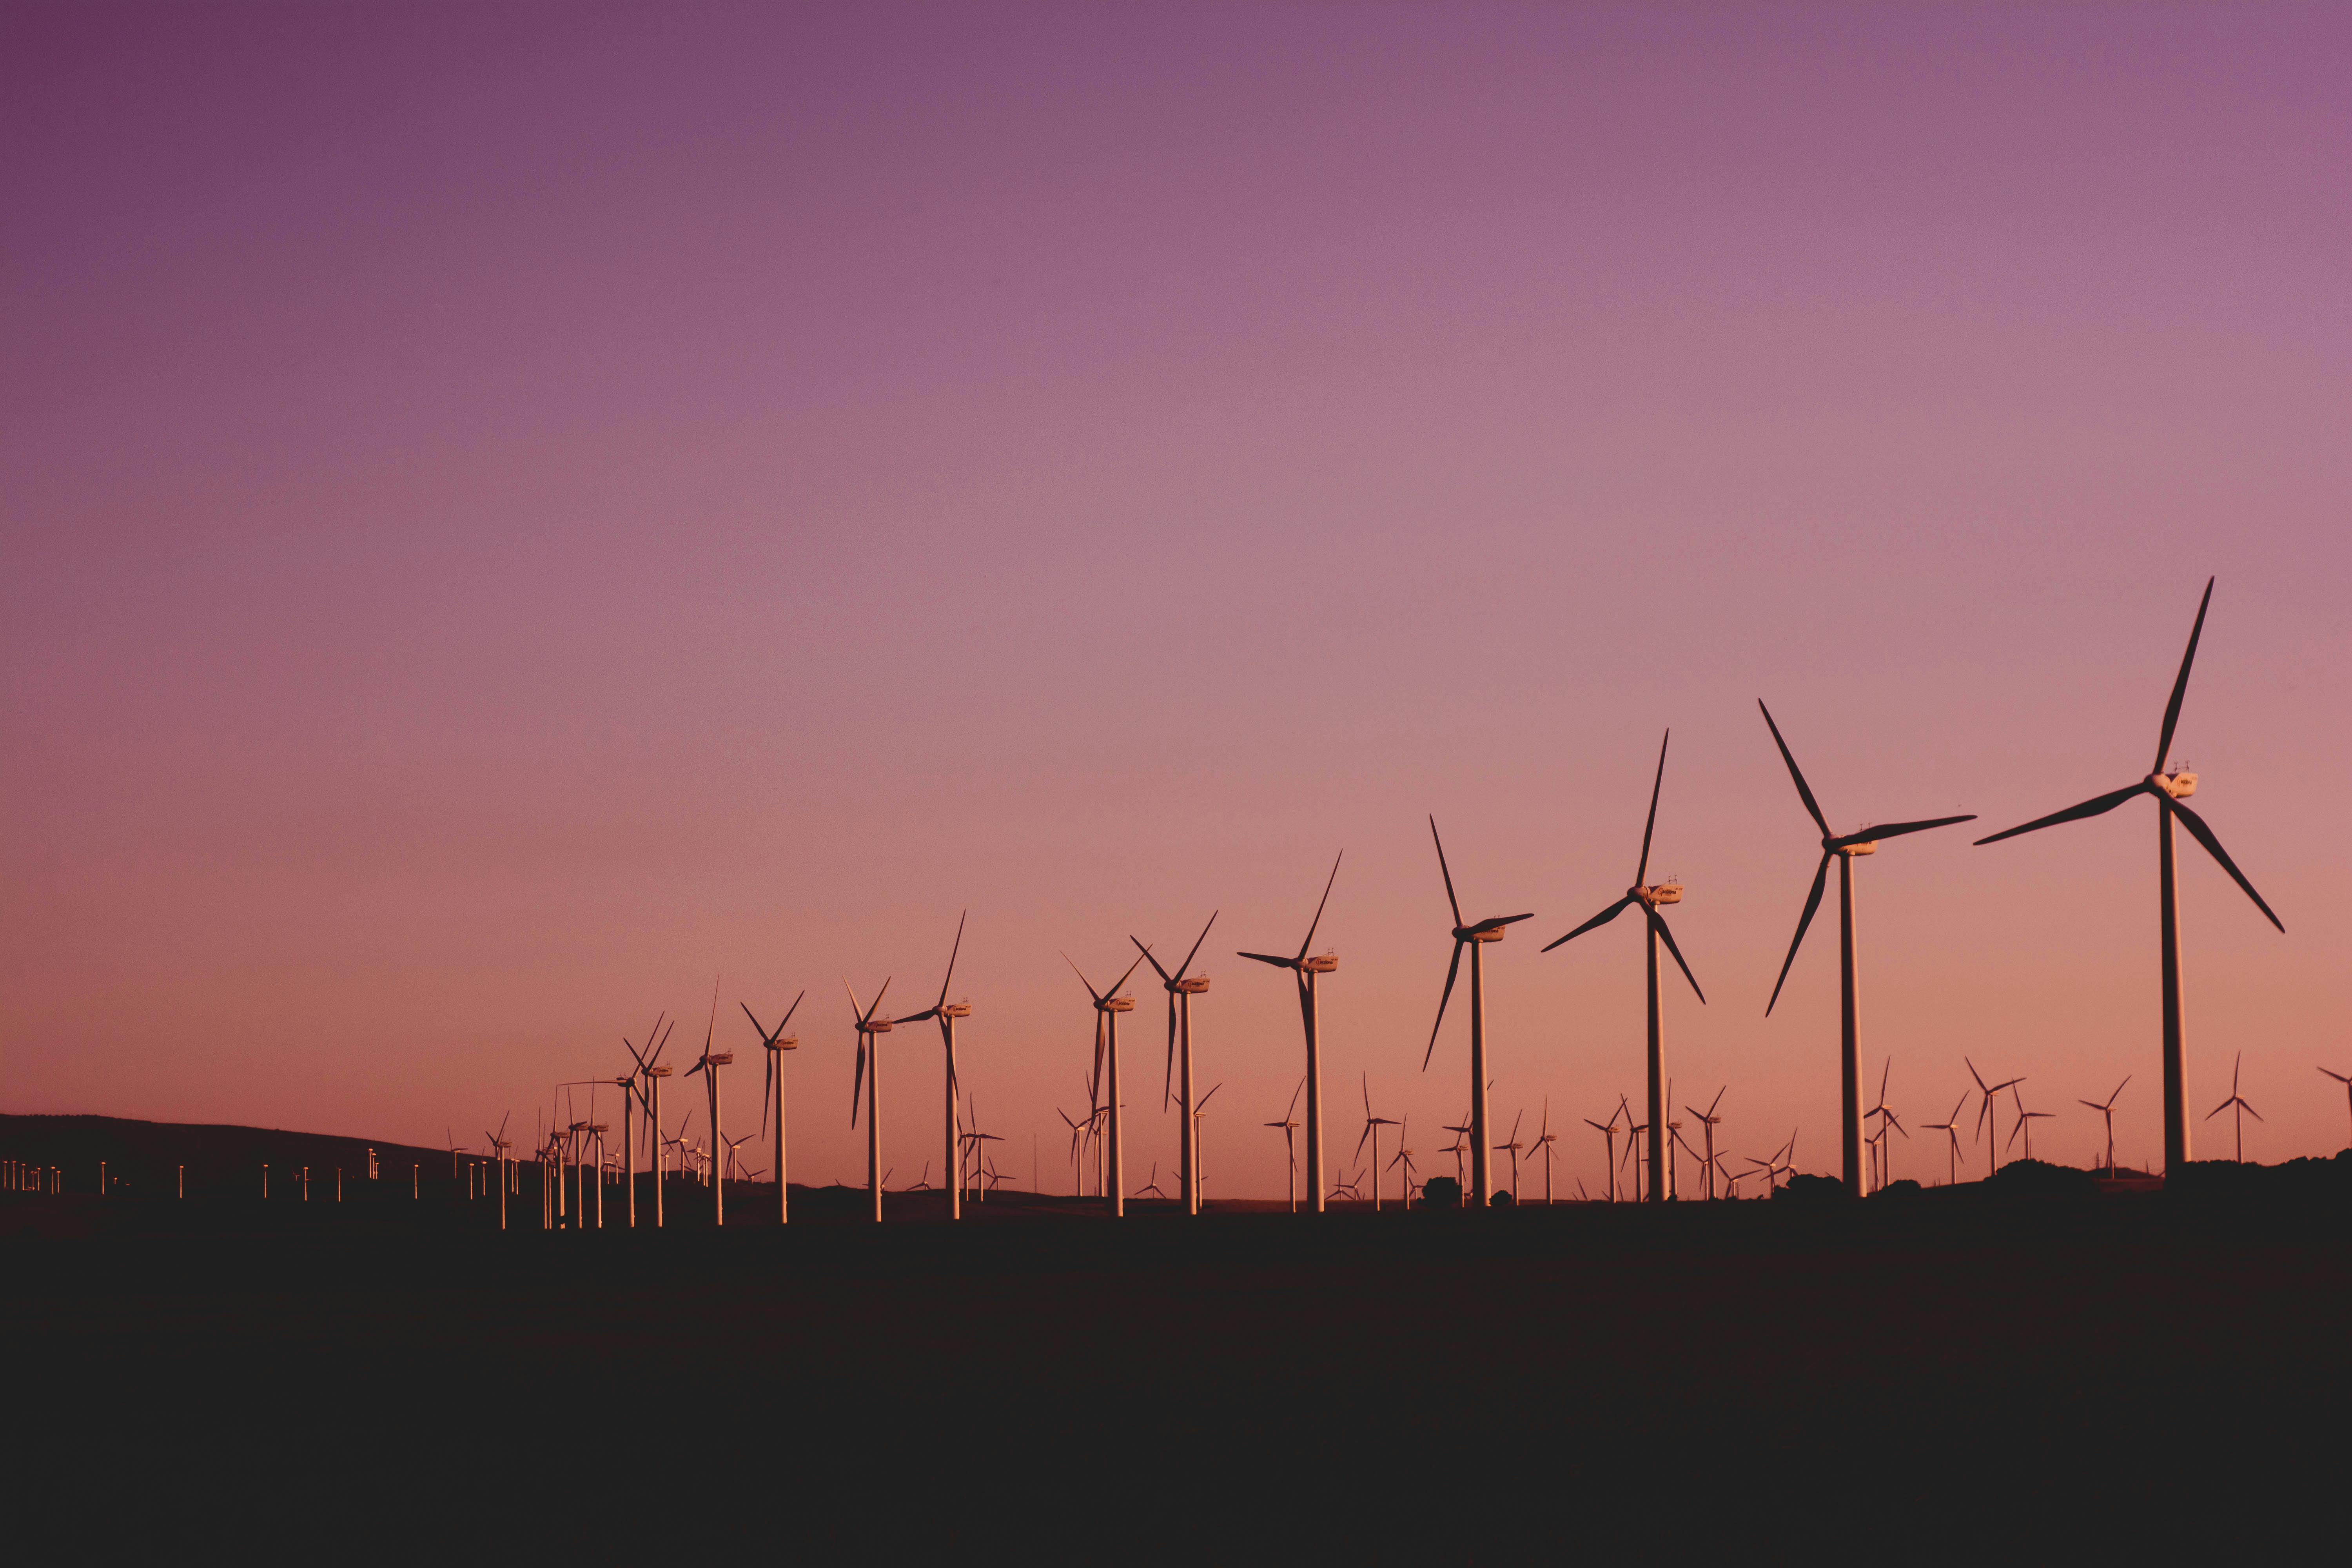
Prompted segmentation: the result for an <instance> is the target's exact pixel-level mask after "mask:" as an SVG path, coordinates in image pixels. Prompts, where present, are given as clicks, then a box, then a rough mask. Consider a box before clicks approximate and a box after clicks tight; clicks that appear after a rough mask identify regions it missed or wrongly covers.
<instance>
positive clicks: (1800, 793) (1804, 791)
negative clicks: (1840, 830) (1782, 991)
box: [1637, 697, 1830, 1012]
mask: <svg viewBox="0 0 2352 1568" xmlns="http://www.w3.org/2000/svg"><path fill="white" fill-rule="evenodd" d="M1756 706H1757V707H1758V708H1759V710H1762V712H1763V714H1764V727H1765V728H1766V729H1768V730H1769V731H1772V743H1773V744H1774V745H1776V746H1778V747H1780V760H1781V761H1782V762H1784V763H1788V764H1789V776H1790V778H1792V779H1794V780H1796V781H1797V798H1798V799H1799V800H1801V801H1803V802H1804V803H1805V814H1806V815H1807V816H1811V818H1812V819H1813V826H1816V827H1818V828H1820V829H1821V830H1822V837H1824V838H1827V837H1830V825H1829V822H1828V820H1827V819H1826V818H1824V817H1823V816H1822V808H1821V805H1820V803H1819V802H1817V801H1815V800H1814V799H1813V792H1812V788H1811V785H1809V784H1806V783H1805V775H1804V772H1803V770H1801V769H1800V768H1799V767H1798V766H1797V759H1796V758H1795V757H1793V756H1791V755H1790V752H1789V742H1786V741H1784V740H1782V739H1780V725H1778V724H1775V723H1773V722H1772V710H1770V709H1769V708H1766V707H1765V706H1764V700H1763V699H1762V698H1760V697H1759V698H1758V699H1757V700H1756ZM1637 880H1638V879H1637ZM1766 1010H1767V1011H1768V1012H1769V1008H1768V1009H1766Z"/></svg>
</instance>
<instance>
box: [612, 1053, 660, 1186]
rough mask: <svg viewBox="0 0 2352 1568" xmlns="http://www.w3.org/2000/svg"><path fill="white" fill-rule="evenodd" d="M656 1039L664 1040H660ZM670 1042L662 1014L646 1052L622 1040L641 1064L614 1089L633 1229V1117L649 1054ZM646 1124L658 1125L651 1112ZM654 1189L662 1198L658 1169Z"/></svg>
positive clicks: (617, 1081)
mask: <svg viewBox="0 0 2352 1568" xmlns="http://www.w3.org/2000/svg"><path fill="white" fill-rule="evenodd" d="M656 1036H658V1037H659V1038H658V1039H656ZM668 1039H669V1035H668V1033H667V1031H666V1030H665V1029H663V1027H662V1016H659V1015H657V1016H656V1017H655V1019H654V1026H653V1027H652V1028H651V1029H648V1030H647V1031H646V1051H644V1052H641V1051H639V1050H638V1049H637V1047H636V1046H635V1044H634V1043H633V1042H632V1041H631V1040H630V1039H629V1037H628V1036H626V1035H623V1036H622V1037H621V1044H622V1045H623V1046H625V1047H627V1048H628V1052H629V1057H630V1059H631V1060H633V1061H635V1063H636V1064H637V1065H636V1066H635V1068H632V1069H631V1070H630V1072H629V1073H628V1075H627V1076H626V1077H624V1078H617V1079H614V1080H613V1084H614V1088H616V1089H619V1090H620V1091H621V1160H622V1163H623V1166H624V1168H625V1173H624V1175H623V1178H622V1184H623V1186H624V1188H625V1194H624V1196H623V1200H622V1201H623V1205H624V1207H625V1209H626V1210H627V1214H628V1222H629V1228H630V1229H631V1230H635V1229H636V1227H637V1145H636V1135H635V1132H633V1131H631V1127H630V1115H631V1112H632V1110H633V1109H634V1108H635V1105H636V1104H638V1103H641V1102H642V1101H643V1100H644V1099H645V1093H646V1067H647V1063H646V1053H647V1052H650V1053H651V1054H653V1055H655V1056H659V1055H660V1054H661V1047H662V1046H663V1045H665V1044H667V1042H668ZM646 1126H647V1127H648V1128H655V1127H656V1119H655V1117H654V1116H653V1114H652V1112H651V1111H648V1112H647V1113H646ZM654 1189H655V1192H656V1194H657V1195H658V1194H659V1192H660V1190H661V1172H660V1170H659V1168H658V1167H656V1170H655V1172H654ZM656 1223H658V1222H656Z"/></svg>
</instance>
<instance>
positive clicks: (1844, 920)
mask: <svg viewBox="0 0 2352 1568" xmlns="http://www.w3.org/2000/svg"><path fill="white" fill-rule="evenodd" d="M1756 706H1757V708H1758V709H1759V710H1761V711H1762V712H1763V715H1764V724H1765V727H1766V728H1767V729H1769V730H1770V731H1772V743H1773V744H1774V745H1776V746H1778V747H1780V760H1781V761H1782V762H1784V763H1788V764H1789V776H1790V778H1791V779H1793V780H1795V781H1796V784H1797V798H1798V799H1800V800H1801V801H1803V802H1804V803H1805V815H1806V816H1810V817H1811V818H1812V819H1813V826H1816V827H1818V828H1820V829H1821V830H1822V863H1821V865H1820V866H1818V867H1816V868H1814V870H1813V885H1812V889H1811V891H1809V892H1808V893H1806V895H1805V912H1804V913H1803V914H1801V915H1800V916H1798V917H1797V934H1796V937H1795V938H1794V939H1793V940H1792V941H1790V943H1789V956H1788V957H1787V958H1785V959H1782V960H1781V961H1780V979H1778V980H1776V981H1774V982H1773V983H1772V999H1771V1001H1769V1002H1767V1003H1766V1004H1764V1016H1766V1017H1768V1018H1769V1017H1770V1016H1772V1009H1773V1007H1774V1006H1776V1005H1778V1004H1779V1003H1780V987H1781V986H1783V985H1785V984H1788V981H1789V966H1790V964H1792V963H1796V962H1797V949H1798V948H1799V947H1800V946H1801V945H1802V943H1803V942H1804V940H1805V928H1806V927H1808V926H1810V925H1811V924H1812V923H1813V911H1814V910H1818V909H1820V908H1821V907H1822V889H1823V888H1825V887H1826V886H1827V885H1828V882H1829V875H1830V862H1831V861H1832V860H1835V861H1836V862H1837V868H1838V1075H1839V1077H1838V1082H1839V1094H1840V1108H1841V1118H1842V1119H1841V1121H1840V1123H1839V1129H1840V1140H1839V1153H1840V1156H1841V1158H1842V1159H1843V1163H1844V1180H1845V1190H1846V1191H1847V1192H1848V1193H1851V1194H1853V1195H1854V1196H1856V1197H1859V1196H1861V1195H1862V1082H1861V1068H1860V1065H1859V1058H1858V1052H1859V1047H1858V1045H1857V1041H1858V1038H1859V1033H1858V1030H1859V1025H1858V1021H1857V1016H1856V1013H1855V1001H1854V975H1853V860H1854V857H1855V856H1857V855H1874V854H1876V853H1877V852H1878V842H1877V841H1878V840H1880V839H1882V838H1899V837H1902V836H1903V835H1905V834H1906V833H1925V832H1926V831H1927V829H1929V828H1931V827H1949V826H1951V825H1952V824H1953V823H1956V822H1974V821H1975V820H1976V817H1975V816H1974V815H1973V814H1970V815H1969V816H1937V817H1930V818H1928V819H1927V820H1926V821H1924V822H1890V823H1886V824H1885V825H1883V826H1876V827H1865V828H1864V829H1863V830H1862V831H1861V832H1859V833H1847V834H1843V835H1841V834H1835V833H1832V832H1831V831H1830V824H1829V819H1828V818H1827V817H1825V816H1822V808H1821V804H1820V803H1819V802H1818V801H1816V800H1814V799H1813V792H1812V788H1811V785H1809V784H1806V783H1805V775H1804V773H1803V770H1801V769H1800V768H1799V767H1798V766H1797V759H1796V758H1795V757H1794V756H1793V755H1791V754H1790V751H1789V742H1786V741H1784V740H1782V739H1781V738H1780V725H1778V724H1776V723H1774V722H1773V721H1772V710H1770V709H1769V708H1766V707H1765V706H1764V704H1763V703H1762V702H1761V701H1760V700H1759V702H1758V703H1757V704H1756ZM1905 1136H1906V1137H1908V1136H1909V1134H1907V1133H1906V1134H1905Z"/></svg>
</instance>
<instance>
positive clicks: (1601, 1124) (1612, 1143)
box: [1584, 1110, 1617, 1204]
mask: <svg viewBox="0 0 2352 1568" xmlns="http://www.w3.org/2000/svg"><path fill="white" fill-rule="evenodd" d="M1584 1124H1585V1125H1586V1126H1587V1127H1590V1128H1591V1129H1592V1130H1593V1131H1595V1132H1598V1133H1600V1134H1601V1137H1602V1138H1604V1139H1606V1140H1608V1142H1609V1201H1610V1202H1611V1203H1612V1204H1613V1203H1615V1202H1616V1201H1617V1113H1616V1112H1615V1111H1613V1110H1612V1111H1611V1112H1610V1113H1609V1120H1608V1121H1593V1120H1592V1118H1591V1117H1590V1116H1588V1117H1586V1118H1585V1119H1584Z"/></svg>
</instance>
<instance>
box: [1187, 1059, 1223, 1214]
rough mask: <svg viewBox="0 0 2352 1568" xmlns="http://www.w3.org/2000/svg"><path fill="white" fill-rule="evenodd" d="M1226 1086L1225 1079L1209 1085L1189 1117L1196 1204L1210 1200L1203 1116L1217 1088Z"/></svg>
mask: <svg viewBox="0 0 2352 1568" xmlns="http://www.w3.org/2000/svg"><path fill="white" fill-rule="evenodd" d="M1224 1087H1225V1085H1224V1080H1223V1079H1219V1080H1218V1081H1217V1082H1215V1083H1213V1084H1211V1085H1210V1086H1209V1092H1208V1093H1206V1094H1204V1095H1202V1097H1201V1098H1200V1100H1199V1102H1198V1103H1196V1104H1195V1105H1194V1106H1193V1107H1192V1116H1191V1117H1190V1118H1189V1120H1190V1121H1192V1193H1193V1199H1194V1203H1195V1205H1199V1204H1205V1203H1207V1202H1208V1201H1209V1199H1208V1186H1209V1159H1208V1153H1207V1150H1208V1145H1207V1144H1206V1143H1203V1142H1202V1141H1201V1140H1202V1127H1201V1121H1202V1118H1204V1117H1206V1116H1207V1115H1208V1114H1209V1101H1211V1100H1214V1099H1216V1098H1217V1090H1219V1089H1223V1088H1224ZM1192 1212H1193V1213H1195V1214H1198V1213H1199V1212H1200V1210H1199V1208H1198V1207H1197V1206H1196V1207H1195V1208H1194V1209H1193V1211H1192Z"/></svg>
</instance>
